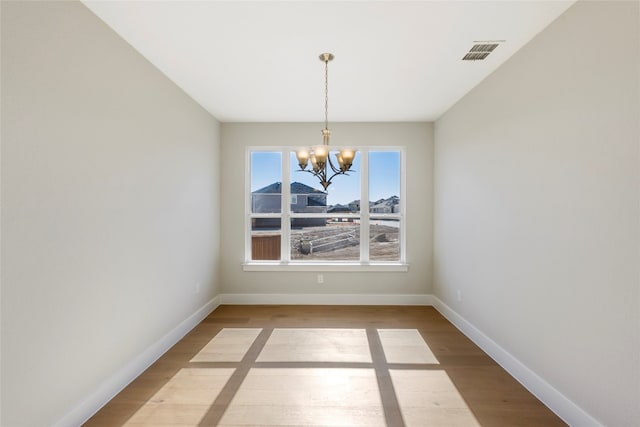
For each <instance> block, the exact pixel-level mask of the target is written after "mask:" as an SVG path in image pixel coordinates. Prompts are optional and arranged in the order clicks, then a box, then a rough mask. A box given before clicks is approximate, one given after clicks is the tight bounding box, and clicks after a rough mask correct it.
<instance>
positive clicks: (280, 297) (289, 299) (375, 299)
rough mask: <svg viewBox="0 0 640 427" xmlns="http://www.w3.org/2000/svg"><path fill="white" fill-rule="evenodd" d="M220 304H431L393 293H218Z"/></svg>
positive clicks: (427, 298)
mask: <svg viewBox="0 0 640 427" xmlns="http://www.w3.org/2000/svg"><path fill="white" fill-rule="evenodd" d="M220 304H239V305H257V304H265V305H273V304H281V305H292V304H295V305H432V304H431V295H395V294H380V295H368V294H220Z"/></svg>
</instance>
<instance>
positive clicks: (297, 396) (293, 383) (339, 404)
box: [220, 368, 386, 426]
mask: <svg viewBox="0 0 640 427" xmlns="http://www.w3.org/2000/svg"><path fill="white" fill-rule="evenodd" d="M239 424H240V425H262V426H273V425H316V426H318V425H322V426H334V425H335V426H337V425H341V426H346V425H348V426H384V425H386V424H385V417H384V411H383V407H382V402H381V400H380V393H379V392H378V385H377V381H376V374H375V371H374V370H373V369H342V368H326V369H325V368H309V369H297V368H291V369H278V368H270V369H262V368H254V369H251V371H250V372H249V374H248V375H247V377H246V379H245V380H244V382H243V383H242V385H241V386H240V389H239V390H238V392H237V394H236V396H235V397H234V398H233V400H232V401H231V404H230V405H229V407H228V409H227V411H226V412H225V414H224V416H223V418H222V420H221V421H220V425H221V426H225V425H239Z"/></svg>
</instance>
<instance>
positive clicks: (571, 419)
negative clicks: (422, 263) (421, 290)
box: [431, 295, 602, 427]
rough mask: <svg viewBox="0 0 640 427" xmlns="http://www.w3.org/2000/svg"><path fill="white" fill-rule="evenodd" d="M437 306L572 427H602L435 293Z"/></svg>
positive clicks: (435, 305)
mask: <svg viewBox="0 0 640 427" xmlns="http://www.w3.org/2000/svg"><path fill="white" fill-rule="evenodd" d="M431 298H432V302H433V304H432V305H433V306H434V307H435V309H436V310H438V311H439V312H440V314H442V315H443V316H444V317H446V318H447V320H448V321H449V322H451V323H453V325H454V326H455V327H456V328H458V329H459V330H460V331H461V332H462V333H463V334H465V335H466V336H467V337H468V338H469V339H470V340H471V341H473V342H474V343H475V344H476V345H477V346H478V347H480V348H481V349H482V350H483V351H484V352H485V353H487V354H488V355H489V356H491V357H492V358H493V359H494V360H495V361H496V362H497V363H498V364H499V365H500V366H501V367H502V368H504V369H505V370H506V371H507V372H509V374H511V376H512V377H514V378H515V379H516V380H518V381H519V382H520V383H521V384H522V385H523V386H524V387H525V388H526V389H527V390H529V391H530V392H531V393H532V394H533V395H534V396H536V397H537V398H538V399H540V400H541V401H542V402H543V403H544V404H545V405H547V407H549V409H551V410H552V411H553V412H555V413H556V415H558V416H559V417H560V418H562V420H563V421H564V422H566V423H567V424H569V425H571V426H580V427H587V426H589V427H591V426H593V427H602V424H601V423H600V422H598V421H597V420H596V419H595V418H593V417H592V416H591V415H589V414H588V413H587V412H585V411H584V410H583V409H582V408H581V407H579V406H578V405H576V404H575V403H573V402H572V401H571V400H570V399H569V398H567V397H566V396H565V395H563V394H562V393H560V392H559V391H558V390H556V389H555V388H554V387H553V386H552V385H551V384H549V383H548V382H546V381H545V380H544V379H542V378H541V377H540V376H538V375H537V374H536V373H535V372H533V371H532V370H531V369H529V368H528V367H527V366H525V365H524V364H523V363H522V362H520V361H519V360H518V359H516V358H515V357H514V356H512V355H511V354H510V353H509V352H508V351H506V350H505V349H503V348H502V347H500V346H499V345H498V344H497V343H496V342H495V341H493V340H492V339H491V338H489V337H488V336H486V335H485V334H484V333H483V332H482V331H481V330H479V329H478V328H476V327H475V326H474V325H473V324H471V323H470V322H469V321H468V320H466V319H465V318H464V317H462V316H460V315H459V314H458V313H456V312H455V311H454V310H453V309H452V308H451V307H449V306H448V305H446V304H445V303H444V302H442V301H441V300H440V299H439V298H438V297H436V296H434V295H432V296H431Z"/></svg>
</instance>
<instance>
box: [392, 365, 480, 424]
mask: <svg viewBox="0 0 640 427" xmlns="http://www.w3.org/2000/svg"><path fill="white" fill-rule="evenodd" d="M389 373H390V375H391V380H392V382H393V386H394V388H395V392H396V397H397V399H398V404H399V405H400V410H401V411H402V417H403V419H404V423H405V425H406V426H407V427H411V426H416V427H423V426H425V425H428V426H434V427H437V426H448V427H473V426H480V424H479V423H478V421H477V420H476V418H475V416H474V415H473V413H472V412H471V410H470V409H469V407H468V406H467V404H466V402H465V401H464V399H463V398H462V396H461V395H460V393H459V392H458V390H457V389H456V386H455V385H454V384H453V382H452V381H451V379H450V378H449V376H448V375H447V373H446V372H444V371H440V370H428V371H418V370H393V369H392V370H390V371H389Z"/></svg>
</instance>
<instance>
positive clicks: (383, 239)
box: [369, 218, 400, 261]
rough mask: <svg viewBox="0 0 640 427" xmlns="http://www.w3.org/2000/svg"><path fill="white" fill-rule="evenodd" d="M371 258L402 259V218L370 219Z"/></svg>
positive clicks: (374, 259) (383, 259)
mask: <svg viewBox="0 0 640 427" xmlns="http://www.w3.org/2000/svg"><path fill="white" fill-rule="evenodd" d="M369 259H370V260H371V261H400V220H398V219H388V218H385V219H382V218H371V219H370V220H369Z"/></svg>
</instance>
